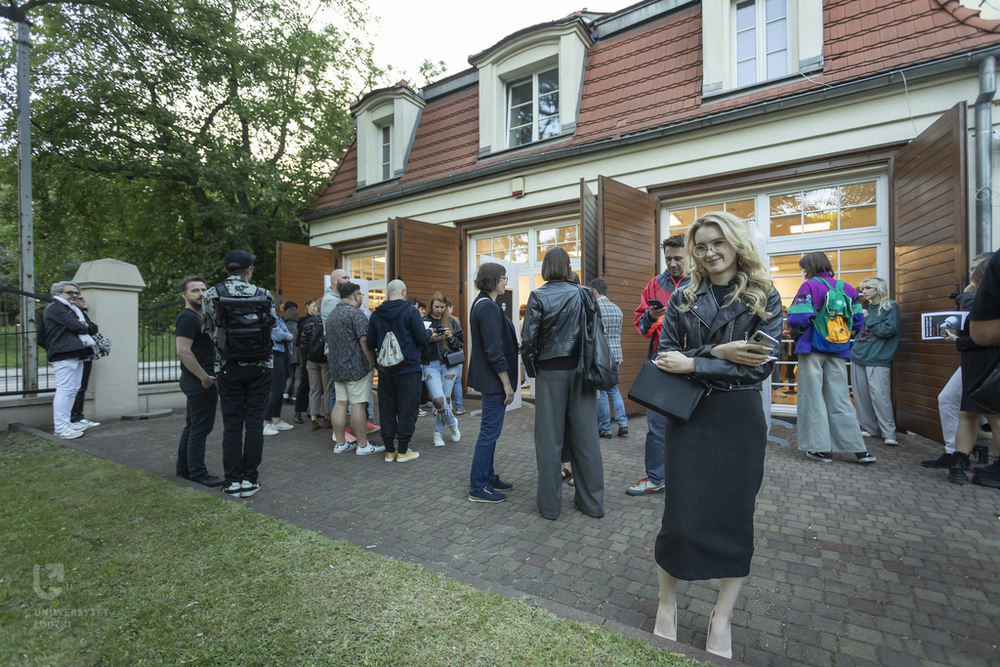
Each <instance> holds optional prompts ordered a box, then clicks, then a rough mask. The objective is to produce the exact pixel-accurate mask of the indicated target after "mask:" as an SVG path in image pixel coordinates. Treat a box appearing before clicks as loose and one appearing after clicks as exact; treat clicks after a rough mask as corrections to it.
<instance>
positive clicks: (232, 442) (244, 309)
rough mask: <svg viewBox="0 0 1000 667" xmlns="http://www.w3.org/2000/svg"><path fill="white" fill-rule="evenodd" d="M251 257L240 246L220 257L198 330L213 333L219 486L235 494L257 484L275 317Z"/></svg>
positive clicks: (248, 492)
mask: <svg viewBox="0 0 1000 667" xmlns="http://www.w3.org/2000/svg"><path fill="white" fill-rule="evenodd" d="M255 259H256V256H255V255H251V254H250V253H248V252H246V251H244V250H231V251H230V252H229V253H227V254H226V259H225V265H226V273H227V274H228V277H227V278H226V280H225V281H223V282H222V283H219V284H218V285H216V286H215V287H212V288H210V289H209V290H207V291H206V292H205V294H204V296H203V297H202V302H203V303H202V330H203V331H205V332H206V333H208V334H209V335H211V336H214V338H215V371H216V373H215V374H216V378H217V383H218V386H219V403H220V404H221V406H222V424H223V432H222V463H223V467H224V468H225V470H226V483H225V485H224V486H223V487H222V492H223V493H225V494H227V495H230V496H233V497H236V498H249V497H250V496H252V495H254V494H255V493H257V492H258V491H259V490H260V483H259V482H258V480H257V466H259V465H260V459H261V454H262V452H263V449H264V409H265V407H266V405H267V399H268V396H269V395H270V393H271V368H272V365H273V362H272V357H271V346H272V341H271V328H272V327H273V326H274V324H275V322H276V321H277V318H278V316H277V313H275V310H274V298H273V297H272V296H271V293H270V292H268V291H267V290H266V289H262V288H260V287H256V286H254V285H252V284H251V283H250V279H251V277H252V276H253V262H254V260H255ZM244 426H245V427H246V436H245V438H244V431H243V429H244Z"/></svg>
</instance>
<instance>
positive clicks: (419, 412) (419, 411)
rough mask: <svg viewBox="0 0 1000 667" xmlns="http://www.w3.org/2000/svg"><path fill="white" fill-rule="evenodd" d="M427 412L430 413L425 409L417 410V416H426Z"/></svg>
mask: <svg viewBox="0 0 1000 667" xmlns="http://www.w3.org/2000/svg"><path fill="white" fill-rule="evenodd" d="M429 414H430V413H429V412H427V411H426V410H417V416H418V417H426V416H427V415H429Z"/></svg>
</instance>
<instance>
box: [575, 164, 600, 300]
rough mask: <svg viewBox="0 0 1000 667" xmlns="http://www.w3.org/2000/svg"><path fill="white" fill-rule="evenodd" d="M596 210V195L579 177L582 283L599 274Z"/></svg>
mask: <svg viewBox="0 0 1000 667" xmlns="http://www.w3.org/2000/svg"><path fill="white" fill-rule="evenodd" d="M599 217H600V214H599V213H598V210H597V197H595V196H594V193H593V192H591V191H590V188H588V187H587V181H586V179H583V178H581V179H580V239H581V241H582V243H581V244H580V249H581V250H582V252H583V256H582V258H581V260H580V268H581V269H582V270H581V274H582V275H583V284H584V285H586V284H587V283H589V282H590V281H591V280H592V279H594V278H597V277H598V276H599V275H601V236H600V229H599V227H600V224H599V221H598V218H599Z"/></svg>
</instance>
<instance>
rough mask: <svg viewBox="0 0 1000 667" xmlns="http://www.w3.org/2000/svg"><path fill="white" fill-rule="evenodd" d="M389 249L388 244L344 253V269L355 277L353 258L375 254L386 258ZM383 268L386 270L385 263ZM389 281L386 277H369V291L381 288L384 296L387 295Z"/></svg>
mask: <svg viewBox="0 0 1000 667" xmlns="http://www.w3.org/2000/svg"><path fill="white" fill-rule="evenodd" d="M387 251H388V248H387V247H386V246H371V247H369V248H359V249H357V250H352V251H350V252H347V253H344V255H343V265H344V270H345V271H347V274H348V275H349V276H351V277H352V278H354V277H355V276H354V274H352V273H351V262H352V260H355V259H362V258H364V257H371V256H373V255H374V256H376V257H377V256H378V255H381V256H382V258H383V260H384V259H385V256H386V253H387ZM382 269H383V271H384V270H385V264H383V265H382ZM383 275H385V274H384V273H383ZM388 282H389V281H388V280H387V279H386V278H382V279H381V280H373V279H369V280H368V291H369V293H370V292H373V291H375V290H381V292H382V294H383V296H384V295H385V288H386V285H387V284H388ZM369 300H370V299H369Z"/></svg>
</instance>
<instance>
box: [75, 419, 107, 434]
mask: <svg viewBox="0 0 1000 667" xmlns="http://www.w3.org/2000/svg"><path fill="white" fill-rule="evenodd" d="M100 425H101V422H92V421H90V420H89V419H81V420H80V421H78V422H73V423H72V424H70V428H71V429H73V430H74V431H86V430H87V429H88V428H94V427H96V426H100Z"/></svg>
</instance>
